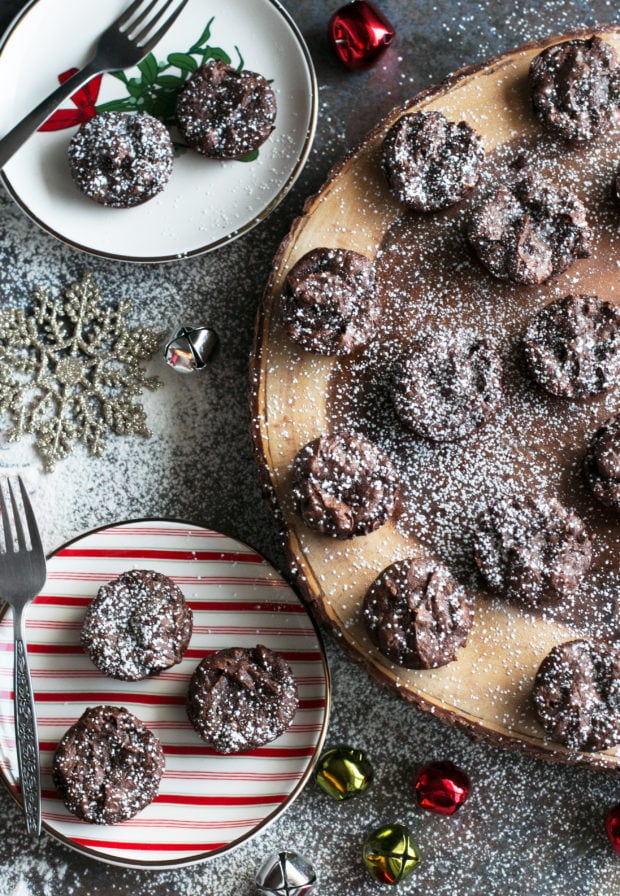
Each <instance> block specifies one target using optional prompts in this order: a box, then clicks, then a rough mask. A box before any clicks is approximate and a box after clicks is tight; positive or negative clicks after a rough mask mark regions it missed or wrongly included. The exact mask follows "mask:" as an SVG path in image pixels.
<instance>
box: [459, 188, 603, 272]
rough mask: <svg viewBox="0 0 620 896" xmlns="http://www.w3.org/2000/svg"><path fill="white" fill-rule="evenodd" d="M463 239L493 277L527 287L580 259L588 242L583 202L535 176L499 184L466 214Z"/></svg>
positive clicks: (589, 237) (587, 248) (585, 251)
mask: <svg viewBox="0 0 620 896" xmlns="http://www.w3.org/2000/svg"><path fill="white" fill-rule="evenodd" d="M467 235H468V238H469V242H470V244H471V246H472V248H473V250H474V252H475V253H476V255H477V256H478V258H479V259H480V261H481V262H482V264H483V265H484V266H485V267H486V268H487V269H488V270H489V271H490V273H491V274H493V276H494V277H499V278H500V279H501V280H513V281H514V282H516V283H524V284H526V285H529V286H532V285H535V284H537V283H544V282H545V281H546V280H548V279H549V278H550V277H552V276H554V275H555V274H560V273H562V271H565V270H566V268H568V267H569V266H570V265H571V264H572V263H573V261H575V259H576V258H586V257H587V256H588V255H590V243H591V239H592V231H591V229H590V227H589V225H588V222H587V220H586V209H585V206H584V205H583V203H582V202H581V201H580V200H579V199H577V198H576V197H575V196H573V195H572V194H571V193H570V191H569V190H568V189H567V188H566V187H561V186H556V185H555V184H553V183H551V182H549V181H546V180H543V178H541V177H539V176H537V175H535V174H526V175H524V176H523V177H521V178H520V179H519V180H518V181H517V182H516V183H515V184H514V185H513V186H507V185H504V184H502V185H501V186H499V187H498V188H497V189H496V190H495V192H493V193H492V194H491V195H490V196H488V197H487V198H486V199H484V200H483V201H482V202H481V203H480V204H479V205H478V206H477V207H476V208H475V209H474V211H473V212H472V215H471V218H470V220H469V224H468V229H467Z"/></svg>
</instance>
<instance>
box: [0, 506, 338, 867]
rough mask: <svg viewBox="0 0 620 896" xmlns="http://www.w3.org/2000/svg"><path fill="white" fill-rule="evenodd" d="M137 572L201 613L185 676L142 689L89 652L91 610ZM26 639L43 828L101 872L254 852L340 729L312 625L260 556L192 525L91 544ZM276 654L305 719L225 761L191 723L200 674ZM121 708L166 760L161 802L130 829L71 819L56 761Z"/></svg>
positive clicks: (6, 687) (101, 533) (1, 748)
mask: <svg viewBox="0 0 620 896" xmlns="http://www.w3.org/2000/svg"><path fill="white" fill-rule="evenodd" d="M133 569H148V570H153V571H155V572H158V573H163V575H165V576H168V577H169V578H170V579H172V580H173V581H174V582H175V584H176V585H177V586H178V587H179V588H180V589H181V591H182V592H183V594H184V596H185V600H186V602H187V603H188V604H189V606H190V608H191V610H192V612H193V632H192V636H191V640H190V642H189V646H188V648H187V650H186V652H185V654H184V656H183V659H182V660H181V662H180V663H178V664H176V665H173V666H171V667H170V668H168V669H166V670H165V671H163V672H161V673H160V674H159V675H155V676H152V677H149V678H145V679H143V680H137V681H122V680H118V679H113V678H109V677H106V676H105V675H103V674H102V673H101V672H100V671H99V670H98V669H97V668H96V666H95V665H94V664H93V663H92V662H91V660H90V659H89V658H88V656H87V655H86V653H85V652H84V650H83V648H82V646H81V641H80V634H81V629H82V624H83V620H84V614H85V612H86V608H87V607H88V606H89V605H90V603H91V601H92V599H93V598H94V597H95V595H96V594H97V592H98V589H99V588H100V586H102V585H104V584H106V583H108V582H110V581H112V580H114V579H116V578H117V577H118V576H119V575H120V574H121V573H123V572H126V571H128V570H133ZM27 637H28V651H29V658H30V664H31V669H32V675H33V685H34V692H35V704H36V711H37V721H38V730H39V740H40V757H41V773H42V794H43V827H44V830H45V831H47V833H49V834H51V835H52V836H54V837H55V838H56V839H58V840H59V841H61V842H62V843H64V844H65V845H67V846H70V847H72V848H73V849H76V850H78V851H79V852H81V853H83V854H84V855H87V856H90V857H91V858H95V859H99V860H101V861H105V862H109V863H113V864H117V865H124V866H128V867H142V868H167V867H174V866H181V865H187V864H191V863H194V862H200V861H204V860H206V859H209V858H210V857H211V856H215V855H218V854H221V853H222V852H224V851H226V850H229V849H231V848H232V847H234V846H236V845H238V844H239V843H242V842H243V841H245V840H247V839H248V838H249V837H251V836H252V835H253V834H255V833H256V832H257V831H259V830H261V829H262V828H264V826H265V825H266V824H268V823H269V822H271V821H272V820H273V819H274V818H276V817H277V816H278V815H280V814H281V813H282V812H283V811H284V810H285V809H286V807H287V806H288V805H289V804H290V803H291V801H292V800H293V799H295V797H296V796H297V795H298V794H299V793H300V791H301V789H302V788H303V786H304V785H305V783H306V782H307V781H308V778H309V776H310V774H311V770H312V768H313V765H314V762H315V759H316V758H317V757H318V754H319V752H320V749H321V746H322V743H323V740H324V737H325V734H326V730H327V720H328V715H329V678H328V670H327V665H326V660H325V656H324V653H323V647H322V644H321V639H320V636H319V635H318V633H317V630H316V628H315V626H314V625H313V623H312V621H311V619H310V617H309V616H308V613H307V612H306V610H305V609H304V607H303V605H302V604H301V602H300V601H299V599H298V598H297V596H296V595H295V594H294V592H293V591H292V589H291V588H290V587H289V586H288V585H287V584H286V582H285V581H284V580H283V579H282V578H281V577H280V576H279V575H278V574H277V573H276V572H275V570H274V569H273V568H272V567H271V566H270V565H269V564H267V563H266V561H264V560H263V558H262V557H260V556H259V555H258V554H257V553H256V552H255V551H253V550H251V549H250V548H249V547H247V546H246V545H244V544H241V543H240V542H238V541H235V540H234V539H231V538H228V537H226V536H224V535H220V534H218V533H216V532H213V531H210V530H207V529H204V528H201V527H199V526H192V525H189V524H186V523H180V522H171V521H166V520H145V521H132V522H127V523H121V524H118V525H114V526H110V527H106V528H104V529H98V530H96V531H94V532H91V533H88V534H87V535H84V536H82V537H80V538H78V539H76V540H74V541H72V542H70V543H68V544H67V545H65V546H63V547H62V548H60V549H59V550H58V551H57V552H56V553H54V554H53V555H52V556H51V557H50V558H49V561H48V578H47V582H46V585H45V587H44V589H43V591H42V592H41V594H40V595H39V596H38V597H37V598H36V600H35V601H34V604H33V605H32V608H31V610H30V611H29V614H28V621H27ZM257 644H263V645H264V646H265V647H267V648H268V649H270V650H272V651H274V652H276V653H277V654H279V656H280V657H282V658H283V659H284V660H285V661H286V663H287V664H288V665H289V666H290V668H291V670H292V672H293V674H294V677H295V681H296V684H297V690H298V697H299V706H298V709H297V712H296V714H295V716H294V718H293V720H292V723H291V724H290V726H289V727H288V729H287V730H286V731H285V732H284V734H282V735H280V737H278V738H276V739H275V740H273V741H271V742H270V743H267V744H265V745H264V746H262V747H259V748H257V749H254V750H252V751H251V752H247V753H233V754H222V753H216V752H215V751H214V750H213V749H211V748H209V747H208V746H207V745H206V744H205V743H204V742H203V741H202V740H201V738H200V737H199V736H198V734H197V733H196V731H195V730H194V728H193V726H192V724H191V723H190V721H189V719H188V716H187V712H186V700H187V691H188V686H189V683H190V679H191V677H192V674H193V672H194V670H195V668H196V667H197V665H198V663H199V662H200V661H201V660H202V659H203V658H204V657H205V656H207V655H211V654H213V653H214V651H218V650H221V649H225V648H230V647H245V648H254V647H256V645H257ZM12 669H13V642H12V623H11V620H10V614H9V613H8V612H7V613H5V614H4V615H3V617H2V619H1V620H0V773H1V775H2V779H3V782H4V784H5V785H6V786H7V787H8V789H9V791H10V792H11V793H12V795H13V796H14V797H15V799H17V800H18V801H19V800H20V793H19V788H18V786H17V785H16V778H17V758H16V753H15V734H14V728H13V725H14V717H13V701H12V697H11V694H12ZM99 705H102V706H106V705H108V706H109V705H112V706H120V707H125V708H126V709H127V710H128V711H129V712H130V713H132V714H133V715H134V716H136V717H137V718H138V719H139V720H141V721H142V722H143V723H144V724H145V725H146V726H147V728H148V729H149V730H150V731H151V732H153V733H154V734H155V735H156V736H157V737H158V738H159V740H160V742H161V744H162V746H163V750H164V754H165V760H166V768H165V771H164V775H163V778H162V780H161V784H160V788H159V795H158V796H157V797H156V798H155V800H154V801H153V802H152V803H151V804H150V805H148V806H146V808H144V809H142V811H140V812H139V813H138V814H137V815H135V816H134V817H133V818H131V819H129V820H128V821H125V822H122V823H120V824H113V825H102V824H88V823H86V822H83V821H80V820H79V819H78V818H76V817H75V816H73V815H71V814H70V813H69V811H68V810H67V809H66V808H65V806H64V804H63V801H62V800H61V798H60V796H59V794H58V793H57V791H56V789H55V788H54V784H53V781H52V777H51V768H52V761H53V757H54V753H55V750H56V747H57V745H58V743H59V741H60V739H61V738H62V737H63V735H64V734H65V732H66V731H67V729H68V728H69V727H70V726H72V725H73V724H74V723H75V722H76V721H77V720H78V719H79V718H80V716H81V715H82V713H83V712H84V711H85V710H86V709H87V708H88V707H94V706H99Z"/></svg>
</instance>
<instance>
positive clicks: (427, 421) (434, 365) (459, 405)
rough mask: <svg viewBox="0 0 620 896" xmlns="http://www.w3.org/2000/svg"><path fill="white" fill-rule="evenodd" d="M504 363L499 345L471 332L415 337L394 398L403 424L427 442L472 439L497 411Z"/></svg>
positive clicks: (398, 374)
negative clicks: (477, 430)
mask: <svg viewBox="0 0 620 896" xmlns="http://www.w3.org/2000/svg"><path fill="white" fill-rule="evenodd" d="M501 398H502V362H501V358H500V356H499V354H498V352H497V350H496V349H495V348H494V346H493V345H492V344H491V342H489V340H487V339H483V338H481V337H480V336H478V335H477V334H476V333H473V332H471V331H470V330H465V329H459V330H455V331H454V332H444V333H437V334H427V335H424V336H422V337H420V338H419V339H415V340H414V341H413V342H412V343H411V345H410V346H409V348H408V350H407V353H406V354H405V355H404V356H403V357H402V358H401V359H400V361H399V362H398V363H397V364H396V366H395V371H394V376H393V378H392V400H393V402H394V408H395V410H396V413H397V414H398V417H399V419H400V421H401V422H402V423H403V425H404V426H406V427H407V428H408V429H410V430H411V431H412V432H414V433H415V434H416V435H418V436H420V437H421V438H424V439H430V440H432V441H436V442H442V441H453V440H456V439H462V438H464V436H466V435H469V433H471V432H473V431H474V430H475V429H477V428H478V427H479V426H481V425H482V424H483V423H485V422H486V421H487V420H488V419H489V418H490V417H492V416H493V414H494V413H495V411H496V410H497V408H498V406H499V404H500V402H501Z"/></svg>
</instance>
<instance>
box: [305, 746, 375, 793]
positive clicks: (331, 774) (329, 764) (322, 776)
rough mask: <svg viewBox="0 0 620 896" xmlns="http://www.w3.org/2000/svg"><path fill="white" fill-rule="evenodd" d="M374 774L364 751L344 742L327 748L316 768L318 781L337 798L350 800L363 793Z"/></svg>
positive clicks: (327, 791)
mask: <svg viewBox="0 0 620 896" xmlns="http://www.w3.org/2000/svg"><path fill="white" fill-rule="evenodd" d="M372 776H373V771H372V766H371V765H370V763H369V762H368V760H367V759H366V757H365V756H364V754H363V753H362V751H361V750H356V749H354V748H353V747H348V746H346V745H344V744H341V745H340V746H338V747H333V748H332V749H331V750H326V751H325V753H323V755H322V756H321V758H320V759H319V762H318V765H317V770H316V780H317V783H318V784H320V785H321V787H322V788H323V790H324V791H325V792H326V793H328V794H329V795H330V796H332V797H333V798H334V799H335V800H348V799H349V797H352V796H355V794H357V793H363V792H364V791H365V790H366V789H367V787H368V786H369V784H370V782H371V781H372Z"/></svg>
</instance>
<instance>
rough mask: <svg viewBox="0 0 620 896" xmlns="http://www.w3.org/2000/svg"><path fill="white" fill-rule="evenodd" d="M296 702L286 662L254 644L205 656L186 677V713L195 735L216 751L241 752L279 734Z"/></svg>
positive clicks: (295, 707) (289, 670)
mask: <svg viewBox="0 0 620 896" xmlns="http://www.w3.org/2000/svg"><path fill="white" fill-rule="evenodd" d="M298 703H299V701H298V697H297V684H296V682H295V678H294V676H293V673H292V671H291V669H290V666H289V665H288V663H286V662H285V660H284V659H283V658H282V657H281V656H280V655H279V654H277V653H274V652H273V651H271V650H269V649H268V648H267V647H264V646H263V645H262V644H258V645H257V646H256V647H253V648H244V647H230V648H228V649H226V650H218V651H217V653H213V654H211V655H210V656H207V657H205V659H203V660H202V662H201V663H200V664H199V665H198V666H197V667H196V670H195V671H194V674H193V675H192V678H191V681H190V685H189V691H188V696H187V714H188V716H189V720H190V722H191V723H192V725H193V726H194V728H195V729H196V731H197V732H198V734H199V735H200V737H201V738H202V739H203V740H204V741H205V742H206V743H207V744H209V746H210V747H212V748H213V749H214V750H216V751H217V752H218V753H241V752H246V751H248V750H254V749H256V747H260V746H262V745H263V744H268V743H270V742H271V741H272V740H275V739H276V737H279V736H280V735H281V734H283V733H284V732H285V731H286V729H287V728H288V726H289V725H290V724H291V722H292V721H293V717H294V716H295V713H296V712H297V706H298Z"/></svg>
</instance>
